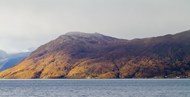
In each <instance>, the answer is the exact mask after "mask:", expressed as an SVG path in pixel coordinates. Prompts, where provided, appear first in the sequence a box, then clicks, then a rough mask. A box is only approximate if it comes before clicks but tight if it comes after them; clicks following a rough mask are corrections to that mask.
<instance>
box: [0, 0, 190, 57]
mask: <svg viewBox="0 0 190 97" xmlns="http://www.w3.org/2000/svg"><path fill="white" fill-rule="evenodd" d="M189 4H190V1H189V0H180V1H179V0H157V1H153V0H133V1H131V0H93V1H92V0H91V1H89V0H77V1H76V0H54V1H53V0H0V34H1V35H0V44H1V45H0V49H2V50H5V51H7V52H9V53H13V52H20V51H26V50H27V49H28V48H36V47H38V46H40V45H42V44H44V43H47V42H49V41H51V40H53V39H55V38H57V37H58V36H60V35H62V34H65V33H67V32H71V31H80V32H86V33H94V32H98V33H101V34H104V35H107V36H112V37H116V38H122V39H134V38H145V37H154V36H162V35H166V34H175V33H179V32H182V31H186V30H189V29H190V18H189V17H190V12H189V10H190V6H189Z"/></svg>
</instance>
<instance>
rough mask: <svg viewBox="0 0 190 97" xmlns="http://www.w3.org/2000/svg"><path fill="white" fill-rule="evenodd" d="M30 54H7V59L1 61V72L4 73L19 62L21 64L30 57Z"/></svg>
mask: <svg viewBox="0 0 190 97" xmlns="http://www.w3.org/2000/svg"><path fill="white" fill-rule="evenodd" d="M29 54H30V53H29V52H23V53H17V54H7V56H6V57H5V58H1V59H0V71H3V70H5V69H8V68H10V67H12V66H14V65H16V64H18V63H19V62H21V61H22V60H23V59H25V58H26V57H27V56H29Z"/></svg>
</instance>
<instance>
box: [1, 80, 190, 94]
mask: <svg viewBox="0 0 190 97" xmlns="http://www.w3.org/2000/svg"><path fill="white" fill-rule="evenodd" d="M0 97H190V80H185V79H180V80H176V79H173V80H142V79H132V80H0Z"/></svg>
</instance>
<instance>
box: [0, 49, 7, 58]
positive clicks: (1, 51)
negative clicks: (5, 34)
mask: <svg viewBox="0 0 190 97" xmlns="http://www.w3.org/2000/svg"><path fill="white" fill-rule="evenodd" d="M6 56H7V53H6V52H5V51H3V50H0V59H1V58H5V57H6Z"/></svg>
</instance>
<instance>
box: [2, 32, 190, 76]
mask: <svg viewBox="0 0 190 97" xmlns="http://www.w3.org/2000/svg"><path fill="white" fill-rule="evenodd" d="M176 76H177V77H190V31H186V32H182V33H178V34H175V35H165V36H160V37H152V38H145V39H134V40H124V39H117V38H113V37H109V36H105V35H102V34H99V33H82V32H70V33H67V34H65V35H62V36H60V37H58V38H57V39H55V40H53V41H51V42H49V43H47V44H45V45H42V46H41V47H39V48H38V49H37V50H35V51H34V52H32V54H31V55H30V56H29V57H28V58H26V59H25V60H24V61H22V62H21V63H19V64H18V65H16V66H14V67H12V68H10V69H7V70H5V71H3V72H1V73H0V78H164V77H169V78H173V77H176Z"/></svg>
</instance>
